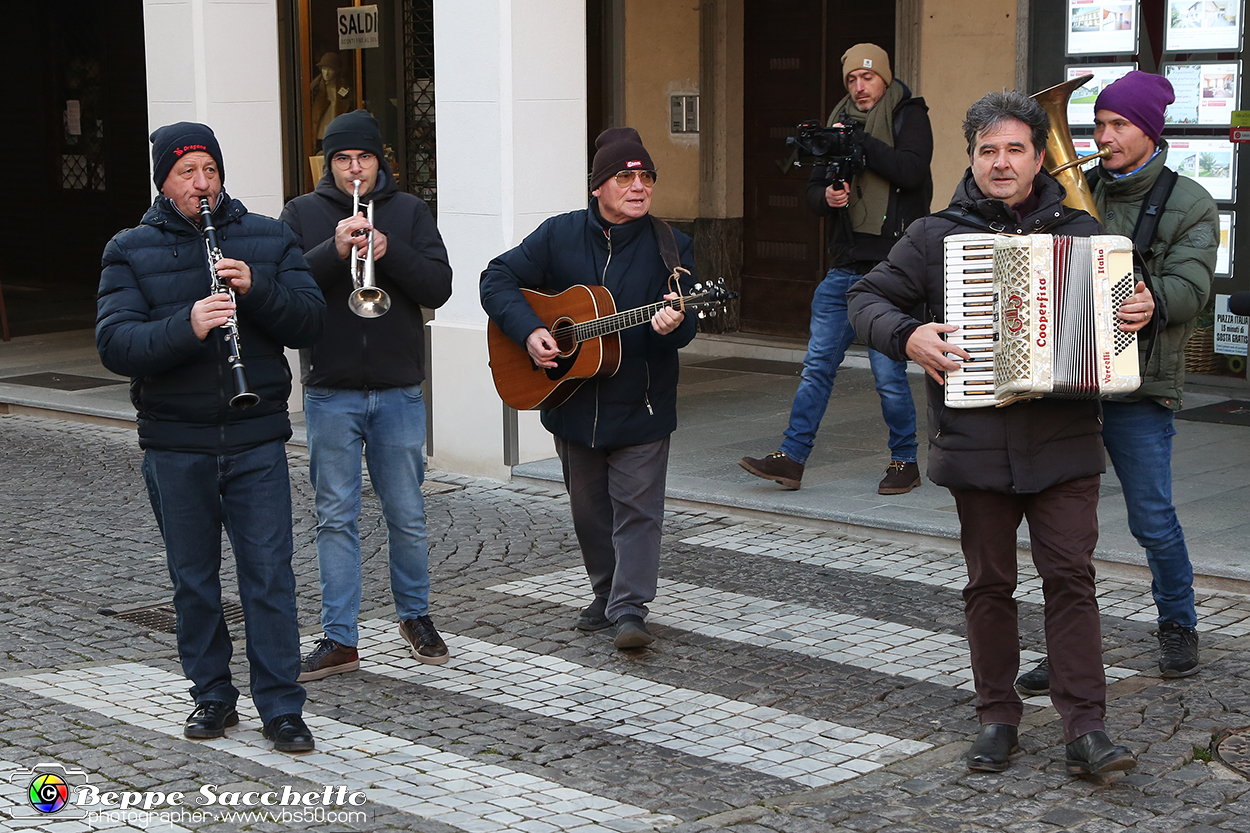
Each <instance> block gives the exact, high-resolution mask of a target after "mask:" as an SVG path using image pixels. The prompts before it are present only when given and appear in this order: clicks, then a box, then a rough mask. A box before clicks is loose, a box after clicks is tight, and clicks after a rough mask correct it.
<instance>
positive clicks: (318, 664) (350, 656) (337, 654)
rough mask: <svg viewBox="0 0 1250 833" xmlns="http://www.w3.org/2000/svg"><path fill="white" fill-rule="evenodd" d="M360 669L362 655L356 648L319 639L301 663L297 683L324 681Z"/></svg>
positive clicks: (326, 639)
mask: <svg viewBox="0 0 1250 833" xmlns="http://www.w3.org/2000/svg"><path fill="white" fill-rule="evenodd" d="M359 668H360V654H358V653H357V652H356V649H355V648H349V647H348V646H346V645H340V644H339V643H337V642H335V641H334V640H333V639H330V638H329V637H326V638H325V639H318V640H317V645H316V647H315V648H313V649H312V652H311V653H310V654H309V655H308V656H306V657H304V658H303V659H302V660H301V661H300V672H299V677H297V678H296V680H295V681H296V682H299V683H309V682H312V681H313V680H321V679H324V678H326V677H328V676H330V675H331V674H346V673H347V672H348V671H356V670H357V669H359Z"/></svg>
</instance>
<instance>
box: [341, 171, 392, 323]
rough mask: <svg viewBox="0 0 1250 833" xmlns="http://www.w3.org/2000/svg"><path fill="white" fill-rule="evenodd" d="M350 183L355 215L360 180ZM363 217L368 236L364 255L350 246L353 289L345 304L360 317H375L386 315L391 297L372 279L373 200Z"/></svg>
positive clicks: (358, 198) (358, 206)
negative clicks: (366, 222) (352, 187)
mask: <svg viewBox="0 0 1250 833" xmlns="http://www.w3.org/2000/svg"><path fill="white" fill-rule="evenodd" d="M352 185H353V186H355V191H354V192H353V193H352V216H353V217H355V216H356V215H358V214H359V213H360V180H359V179H353V180H352ZM365 219H366V220H368V221H369V238H368V242H367V243H366V244H365V256H364V257H361V256H360V252H359V251H357V249H356V247H355V246H354V245H353V246H352V286H354V287H355V289H353V290H352V294H351V295H350V296H348V298H347V306H348V307H349V308H350V309H351V311H352V312H354V313H356V314H357V315H359V316H360V317H361V318H377V317H379V316H382V315H386V311H387V310H388V309H390V308H391V298H390V296H389V295H387V294H386V292H385V291H383V290H381V289H378V287H377V284H376V283H374V279H373V200H369V205H367V206H366V207H365Z"/></svg>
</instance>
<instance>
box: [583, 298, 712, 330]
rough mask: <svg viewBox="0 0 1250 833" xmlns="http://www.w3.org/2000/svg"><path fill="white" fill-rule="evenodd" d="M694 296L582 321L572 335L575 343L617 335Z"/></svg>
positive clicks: (658, 302)
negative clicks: (612, 334)
mask: <svg viewBox="0 0 1250 833" xmlns="http://www.w3.org/2000/svg"><path fill="white" fill-rule="evenodd" d="M692 297H694V296H690V297H687V298H674V299H673V300H671V301H657V302H656V303H654V304H647V305H646V306H644V307H636V308H635V309H628V310H625V311H624V312H618V313H615V314H613V315H605V316H603V317H602V318H596V319H594V320H592V321H583V322H582V323H580V324H576V325H574V327H573V335H574V338H576V340H577V341H587V340H589V339H592V338H599V337H600V336H606V335H610V334H611V333H619V332H620V331H621V330H627V329H629V328H630V327H634V326H637V325H638V324H644V323H646V322H648V321H650V320H651V317H652V316H653V315H655V314H656V313H657V312H659V311H660V310H662V309H664V308H665V307H677V306H678V305H680V304H682V303H684V302H687V301H689V300H690V298H692Z"/></svg>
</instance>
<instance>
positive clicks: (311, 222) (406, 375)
mask: <svg viewBox="0 0 1250 833" xmlns="http://www.w3.org/2000/svg"><path fill="white" fill-rule="evenodd" d="M379 165H380V166H381V168H380V170H379V172H378V182H377V185H375V186H374V189H373V191H371V192H370V193H368V194H365V195H363V196H362V197H361V209H362V210H363V209H364V206H365V205H366V204H367V203H368V202H369V200H372V201H373V204H374V208H373V225H374V227H375V228H376V229H377V230H378V231H380V232H382V233H383V234H385V235H386V254H385V256H383V257H381V258H378V259H377V260H376V261H375V262H374V277H375V279H376V282H377V285H378V287H379V288H380V289H382V290H383V291H385V292H386V294H387V295H389V296H390V299H391V308H390V310H389V311H388V312H387V313H386V314H385V315H381V316H379V317H377V318H361V317H360V316H358V315H356V314H355V313H354V312H352V311H351V309H350V308H349V307H348V305H347V298H348V296H349V295H350V294H351V292H352V289H353V288H354V287H353V284H352V275H351V265H350V260H345V259H344V258H341V257H339V253H338V250H337V249H336V248H335V246H334V229H335V226H337V225H338V224H339V221H340V220H343V219H344V218H346V217H348V216H350V215H351V213H352V195H351V194H345V193H343V192H342V191H340V190H339V189H338V187H337V186H336V185H335V184H334V171H333V169H332V168H331V167H330V166H328V165H327V166H326V171H325V174H324V175H323V176H322V177H321V181H320V182H318V183H317V187H316V189H315V190H314V191H313V193H311V194H304V195H303V196H300V197H296V198H295V199H293V200H291V201H290V202H289V203H287V205H286V208H284V209H282V221H283V222H285V223H286V224H287V225H288V226H290V227H291V230H292V231H293V232H294V233H295V239H296V241H297V242H298V244H299V246H300V248H301V249H302V250H303V251H304V253H305V256H306V257H307V258H308V266H309V268H311V269H312V274H313V278H315V279H316V281H317V285H318V286H319V287H321V291H322V292H323V293H324V294H325V298H326V327H325V332H324V333H323V334H322V337H321V338H320V339H318V340H317V343H316V344H314V345H313V346H312V347H311V348H308V349H305V350H301V351H300V381H301V382H303V383H304V385H306V386H308V387H321V388H339V389H349V390H369V389H385V388H399V387H410V386H412V385H417V384H420V383H421V382H422V381H423V380H424V379H425V331H424V325H423V323H422V319H421V307H428V308H430V309H435V308H437V307H441V306H442V305H443V304H444V303H446V302H447V299H448V298H450V297H451V265H450V264H449V263H448V259H447V249H446V247H445V246H444V245H443V238H442V236H441V235H440V234H439V233H438V227H437V226H435V225H434V217H433V215H431V214H430V209H429V206H427V205H426V204H425V201H424V200H422V199H420V198H419V197H416V196H413V195H412V194H409V193H407V192H404V191H401V190H399V188H398V187H397V186H396V184H395V178H394V177H393V176H392V175H391V170H390V168H389V167H388V166H387V164H386V161H385V160H383V159H381V158H379Z"/></svg>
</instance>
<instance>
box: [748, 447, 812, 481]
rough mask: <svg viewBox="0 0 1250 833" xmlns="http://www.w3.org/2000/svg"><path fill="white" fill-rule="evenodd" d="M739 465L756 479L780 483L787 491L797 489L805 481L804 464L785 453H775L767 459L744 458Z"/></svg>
mask: <svg viewBox="0 0 1250 833" xmlns="http://www.w3.org/2000/svg"><path fill="white" fill-rule="evenodd" d="M738 465H740V466H742V467H743V468H744V469H746V470H747V471H749V472H751V474H753V475H755V476H756V477H762V478H764V479H765V480H772V481H774V482H777V483H780V484H781V485H782V486H785V487H786V488H787V489H791V490H794V489H797V488H799V485H800V483H801V482H802V480H803V464H802V463H796V462H795V461H794V460H791V459H790V458H789V457H788V456H786V453H785V452H784V451H774V452H773V453H772V454H769V455H768V456H767V457H743V458H742V459H741V460H739V461H738Z"/></svg>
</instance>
